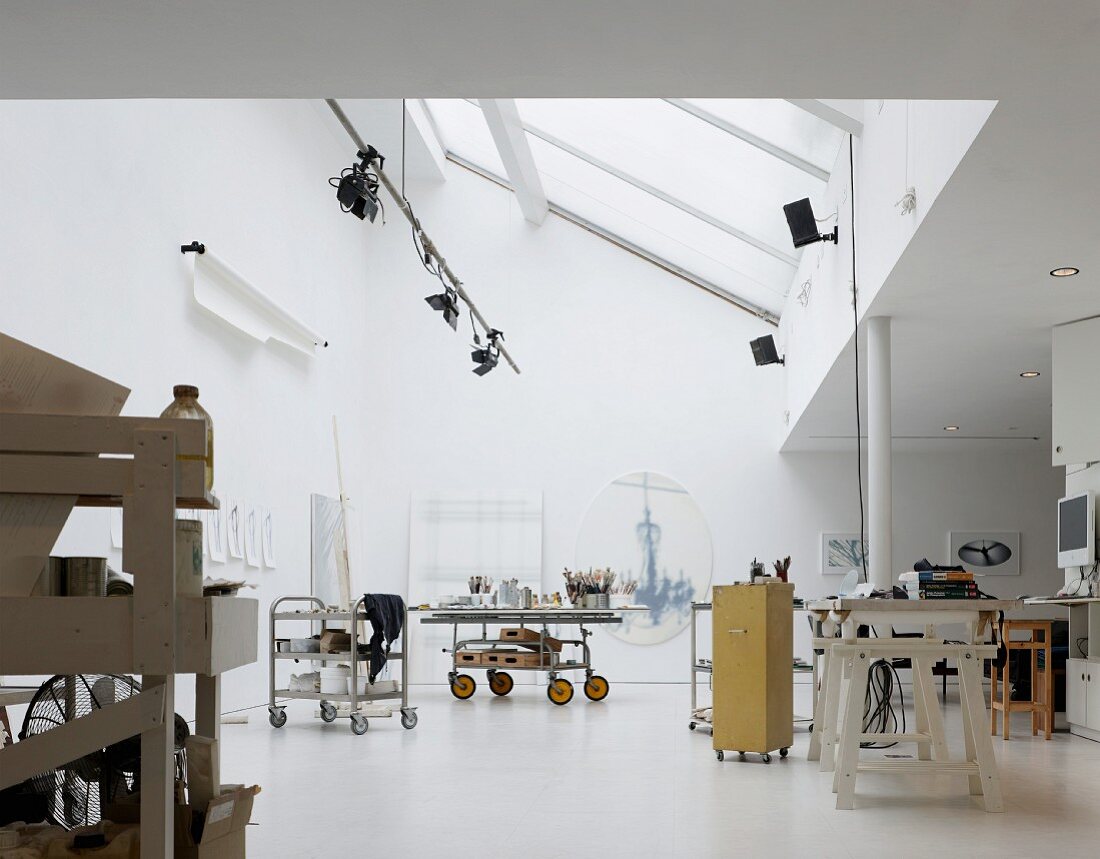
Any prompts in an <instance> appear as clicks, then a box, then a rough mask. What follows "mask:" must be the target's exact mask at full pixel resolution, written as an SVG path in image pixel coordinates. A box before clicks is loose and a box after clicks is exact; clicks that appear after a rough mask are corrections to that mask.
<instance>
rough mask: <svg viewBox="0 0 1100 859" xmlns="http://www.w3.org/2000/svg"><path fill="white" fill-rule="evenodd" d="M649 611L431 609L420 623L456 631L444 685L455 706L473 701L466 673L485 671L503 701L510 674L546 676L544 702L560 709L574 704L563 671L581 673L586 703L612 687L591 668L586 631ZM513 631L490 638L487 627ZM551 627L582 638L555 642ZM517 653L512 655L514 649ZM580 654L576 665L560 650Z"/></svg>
mask: <svg viewBox="0 0 1100 859" xmlns="http://www.w3.org/2000/svg"><path fill="white" fill-rule="evenodd" d="M632 611H635V612H636V611H648V609H646V608H629V609H489V608H485V609H468V610H467V609H434V610H422V613H423V614H425V616H424V617H422V618H421V619H420V622H421V623H427V624H450V625H452V626H453V627H454V634H453V636H452V644H451V647H450V648H449V649H445V651H444V652H449V653H450V654H451V670H450V671H449V672H448V674H447V680H448V682H449V683H450V686H451V694H452V695H454V696H455V697H456V698H458V699H459V700H463V701H465V700H467V699H469V698H471V697H473V694H474V692H476V691H477V681H476V680H474V678H473V677H472V676H471V675H470V674H468V673H466V672H467V671H468V670H484V671H485V672H486V681H487V684H488V686H489V690H490V691H491V692H492V693H493V694H494V695H500V696H503V695H507V694H508V693H509V692H511V691H512V688H513V687H514V686H515V681H514V680H513V678H512V675H511V672H513V671H540V672H543V673H545V674H546V676H547V687H546V697H547V698H549V699H550V701H551V702H552V703H554V704H557V705H559V706H564V705H565V704H568V703H569V702H570V701H572V700H573V694H574V688H573V684H572V683H571V682H570V681H569V680H567V679H565V678H564V677H562V676H561V674H562V673H564V672H567V671H583V672H584V683H583V685H582V689H583V691H584V694H585V697H587V698H588V699H589V700H590V701H602V700H603V699H604V698H606V697H607V695H608V692H610V689H611V686H610V684H609V683H608V681H607V679H606V678H605V677H602V676H600V675H599V674H596V673H595V671H594V670H593V668H592V649H591V647H590V646H589V644H588V638H589V636H590V635H592V631H591V630H590V629H588V628H587V627H589V626H593V625H597V624H619V623H622V622H623V613H624V612H632ZM464 625H465V626H470V625H473V626H480V627H481V635H480V637H478V638H462V639H460V638H459V627H460V626H464ZM506 625H511V626H513V627H517V628H513V629H504V630H501V631H500V632H499V633H498V634H496V635H495V636H493V637H490V635H489V627H490V626H506ZM550 625H557V626H576V627H577V628H578V629H579V631H580V638H574V639H566V638H555V637H553V636H551V635H550V634H549V631H548V629H547V627H548V626H550ZM516 646H518V647H517V649H510V648H512V647H516ZM564 647H572V648H576V649H579V651H580V653H579V659H564V658H563V656H562V652H561V651H562V649H563V648H564Z"/></svg>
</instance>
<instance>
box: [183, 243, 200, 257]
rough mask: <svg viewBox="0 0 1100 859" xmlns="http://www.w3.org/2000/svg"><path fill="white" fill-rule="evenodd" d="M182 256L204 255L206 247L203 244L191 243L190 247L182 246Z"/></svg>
mask: <svg viewBox="0 0 1100 859" xmlns="http://www.w3.org/2000/svg"><path fill="white" fill-rule="evenodd" d="M180 253H181V254H204V253H206V245H204V244H203V243H202V242H191V244H189V245H180Z"/></svg>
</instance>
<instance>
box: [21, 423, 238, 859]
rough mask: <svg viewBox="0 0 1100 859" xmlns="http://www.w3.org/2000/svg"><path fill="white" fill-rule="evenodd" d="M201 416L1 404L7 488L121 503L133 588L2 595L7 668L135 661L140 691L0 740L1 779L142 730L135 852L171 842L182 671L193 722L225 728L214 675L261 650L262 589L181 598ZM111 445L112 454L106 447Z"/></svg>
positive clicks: (206, 504)
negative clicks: (180, 520) (34, 411)
mask: <svg viewBox="0 0 1100 859" xmlns="http://www.w3.org/2000/svg"><path fill="white" fill-rule="evenodd" d="M205 452H206V426H205V424H204V423H203V422H201V421H192V420H176V419H164V418H123V417H87V416H74V415H28V414H2V415H0V493H5V494H8V493H10V494H30V495H60V496H68V497H74V496H75V497H76V498H77V504H78V505H81V506H89V507H112V506H114V507H122V510H123V527H124V529H125V534H126V543H125V547H124V548H123V554H122V564H123V568H124V569H126V570H127V571H128V572H130V573H132V574H133V575H134V595H133V596H132V597H2V598H0V675H3V674H80V673H117V674H136V675H141V679H142V691H141V692H140V693H139V694H138V695H136V696H134V697H133V698H131V699H128V700H127V701H123V702H120V703H118V704H113V705H111V706H110V707H106V708H104V709H102V710H98V711H96V712H94V713H93V714H91V715H90V716H87V717H85V718H81V719H77V720H75V721H73V722H69V723H67V724H65V725H61V726H59V727H57V728H54V729H53V730H50V731H47V732H46V733H44V734H41V735H38V736H35V737H31V738H28V739H27V740H24V741H22V742H18V743H16V744H14V745H12V746H9V747H7V748H5V749H2V750H0V788H3V787H7V786H9V785H12V784H18V783H19V782H21V781H23V780H24V779H26V778H28V777H29V776H31V775H34V774H35V773H39V772H44V771H48V770H51V769H55V768H57V767H58V766H61V765H63V764H65V763H68V762H69V761H71V760H73V759H75V758H77V757H80V756H81V755H84V754H87V753H89V752H91V751H94V750H95V749H101V748H103V747H105V746H107V745H109V744H111V743H114V742H118V741H120V740H123V739H126V738H127V737H132V736H134V735H137V734H140V735H141V784H142V791H141V855H142V859H161V857H167V856H171V855H173V809H172V806H173V801H174V799H173V786H174V784H173V783H174V771H173V765H172V754H173V749H174V724H173V713H174V711H175V675H177V674H194V675H195V704H196V726H195V733H196V734H198V735H200V736H205V737H211V738H217V736H218V726H219V722H220V713H221V706H220V705H221V701H220V699H221V680H220V675H221V674H222V673H223V672H225V671H229V670H230V669H232V668H237V667H239V666H241V665H247V664H249V663H252V662H255V661H256V656H257V645H256V630H257V628H258V620H259V609H258V603H257V602H256V600H252V599H245V598H242V597H208V598H196V597H191V598H180V599H177V597H176V593H175V588H176V576H175V511H176V508H177V507H178V508H185V509H213V508H214V507H215V506H216V502H215V500H214V499H213V498H212V497H211V496H210V495H208V494H207V493H206V492H205V489H204V473H203V470H204V463H203V461H202V460H201V459H179V457H180V456H190V457H201V456H203V455H204V454H205ZM103 454H107V455H110V456H111V457H112V458H102V457H101V455H103Z"/></svg>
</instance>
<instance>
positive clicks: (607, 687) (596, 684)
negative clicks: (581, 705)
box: [584, 674, 611, 701]
mask: <svg viewBox="0 0 1100 859" xmlns="http://www.w3.org/2000/svg"><path fill="white" fill-rule="evenodd" d="M610 691H611V684H609V683H608V682H607V679H606V678H604V677H601V676H600V675H599V674H593V675H592V676H591V677H589V678H588V679H587V680H586V681H584V694H585V696H586V697H587V698H588V700H589V701H602V700H603V699H604V698H606V697H607V693H608V692H610Z"/></svg>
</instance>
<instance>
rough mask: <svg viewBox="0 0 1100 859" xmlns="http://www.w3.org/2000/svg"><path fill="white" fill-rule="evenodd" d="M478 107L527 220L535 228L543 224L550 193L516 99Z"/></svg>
mask: <svg viewBox="0 0 1100 859" xmlns="http://www.w3.org/2000/svg"><path fill="white" fill-rule="evenodd" d="M478 103H479V104H480V105H481V112H482V113H483V114H485V122H486V123H487V124H488V125H489V133H490V134H492V136H493V142H494V143H495V144H496V146H497V151H498V152H499V153H500V160H501V161H502V162H503V163H504V171H505V172H506V173H507V174H508V181H509V182H511V183H512V190H513V191H515V192H516V200H517V201H518V202H519V208H520V210H521V211H522V212H523V217H525V218H526V219H527V220H528V221H530V222H531V223H532V224H541V223H542V222H543V221H544V220H545V219H546V215H547V213H548V212H549V211H550V204H549V203H547V201H546V192H545V191H543V189H542V179H540V178H539V170H538V167H537V166H535V157H534V155H532V154H531V147H530V146H529V145H528V143H527V132H526V131H524V128H523V120H521V119H520V116H519V109H518V108H517V107H516V101H515V99H511V98H482V99H479V100H478Z"/></svg>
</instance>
